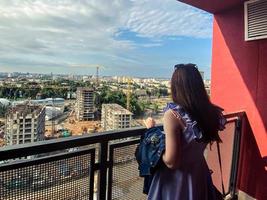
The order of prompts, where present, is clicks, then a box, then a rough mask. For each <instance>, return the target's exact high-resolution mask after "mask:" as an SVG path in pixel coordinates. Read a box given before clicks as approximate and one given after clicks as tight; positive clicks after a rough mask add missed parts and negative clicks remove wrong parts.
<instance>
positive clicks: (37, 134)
mask: <svg viewBox="0 0 267 200" xmlns="http://www.w3.org/2000/svg"><path fill="white" fill-rule="evenodd" d="M5 132H6V134H5V141H6V144H7V145H15V144H24V143H31V142H36V141H40V140H43V139H44V133H45V107H44V106H37V105H29V104H24V105H16V106H14V107H12V108H11V109H10V110H9V111H8V113H7V117H6V131H5Z"/></svg>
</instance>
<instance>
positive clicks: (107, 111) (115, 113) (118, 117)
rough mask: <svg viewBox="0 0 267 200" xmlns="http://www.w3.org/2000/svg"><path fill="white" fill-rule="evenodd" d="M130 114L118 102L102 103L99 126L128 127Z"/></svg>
mask: <svg viewBox="0 0 267 200" xmlns="http://www.w3.org/2000/svg"><path fill="white" fill-rule="evenodd" d="M132 115H133V113H131V112H130V111H129V110H127V109H125V108H123V107H122V106H120V105H118V104H102V112H101V126H102V128H103V129H104V130H116V129H123V128H130V127H131V123H132Z"/></svg>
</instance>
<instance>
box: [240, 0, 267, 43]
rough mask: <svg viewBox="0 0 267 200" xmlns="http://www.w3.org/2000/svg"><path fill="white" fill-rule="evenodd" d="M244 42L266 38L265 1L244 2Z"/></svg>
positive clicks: (266, 17) (266, 13)
mask: <svg viewBox="0 0 267 200" xmlns="http://www.w3.org/2000/svg"><path fill="white" fill-rule="evenodd" d="M244 5H245V40H246V41H249V40H258V39H264V38H267V0H251V1H247V2H245V4H244Z"/></svg>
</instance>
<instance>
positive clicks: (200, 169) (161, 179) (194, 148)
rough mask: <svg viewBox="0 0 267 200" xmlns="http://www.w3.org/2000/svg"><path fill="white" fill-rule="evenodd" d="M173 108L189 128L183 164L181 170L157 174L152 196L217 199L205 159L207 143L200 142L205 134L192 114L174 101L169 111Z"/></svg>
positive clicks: (169, 199)
mask: <svg viewBox="0 0 267 200" xmlns="http://www.w3.org/2000/svg"><path fill="white" fill-rule="evenodd" d="M170 109H171V110H172V112H174V114H175V113H176V114H178V115H179V116H181V118H182V119H181V120H183V121H184V122H185V129H184V130H183V132H182V133H180V134H181V142H180V145H181V148H180V151H181V153H180V155H181V156H180V164H179V167H178V169H169V168H167V167H163V168H161V169H159V170H158V171H157V172H156V173H155V175H154V178H153V181H152V184H151V187H150V190H149V194H148V199H149V200H196V199H200V200H205V199H213V198H212V195H213V193H212V184H211V183H212V182H211V177H210V173H209V169H208V166H207V164H206V161H205V158H204V150H205V148H206V145H207V143H204V142H200V140H201V138H202V133H201V131H200V129H199V128H198V127H197V123H196V121H193V120H192V119H191V118H190V116H189V115H188V113H186V112H185V111H184V110H183V109H182V108H181V107H180V106H178V105H175V104H173V103H171V104H168V105H167V107H166V109H165V111H166V112H167V111H168V110H170ZM177 120H178V119H177ZM177 134H179V133H177Z"/></svg>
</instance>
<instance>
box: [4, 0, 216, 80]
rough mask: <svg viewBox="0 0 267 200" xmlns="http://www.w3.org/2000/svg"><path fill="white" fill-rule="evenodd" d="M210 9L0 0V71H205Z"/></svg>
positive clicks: (160, 1)
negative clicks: (181, 66)
mask: <svg viewBox="0 0 267 200" xmlns="http://www.w3.org/2000/svg"><path fill="white" fill-rule="evenodd" d="M211 35H212V16H211V15H210V14H208V13H206V12H204V11H201V10H199V9H196V8H193V7H191V6H188V5H186V4H183V3H180V2H178V1H176V0H153V1H151V0H1V1H0V71H2V72H14V71H16V72H33V73H51V72H52V73H55V74H58V73H59V74H84V75H94V74H95V73H96V69H95V65H100V70H99V73H100V76H104V75H105V76H107V75H110V76H115V75H118V76H135V77H162V78H168V77H170V76H171V73H172V72H173V66H174V65H175V64H178V63H196V64H197V65H198V67H199V69H200V70H202V71H204V72H205V78H209V76H210V65H211Z"/></svg>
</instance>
